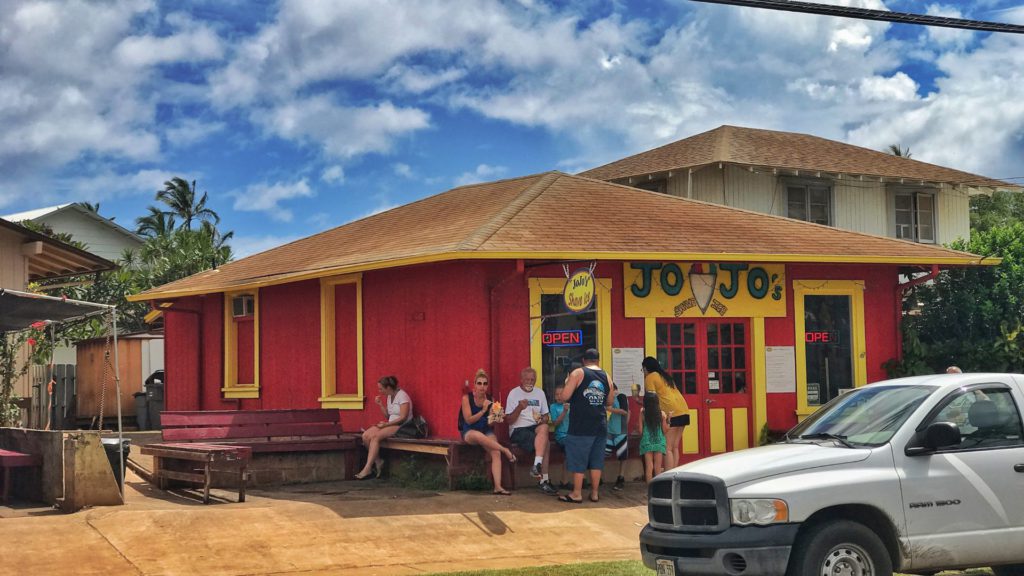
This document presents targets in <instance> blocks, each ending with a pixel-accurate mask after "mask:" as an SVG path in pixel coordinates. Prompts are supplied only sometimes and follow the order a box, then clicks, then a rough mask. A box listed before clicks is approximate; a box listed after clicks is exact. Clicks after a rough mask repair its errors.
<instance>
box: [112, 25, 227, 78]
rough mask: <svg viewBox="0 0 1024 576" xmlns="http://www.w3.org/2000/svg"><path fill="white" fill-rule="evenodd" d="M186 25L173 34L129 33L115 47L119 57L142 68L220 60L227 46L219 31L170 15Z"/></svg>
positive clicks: (115, 52)
mask: <svg viewBox="0 0 1024 576" xmlns="http://www.w3.org/2000/svg"><path fill="white" fill-rule="evenodd" d="M169 20H173V21H176V22H178V23H180V24H182V25H183V26H184V28H185V29H182V30H180V31H179V32H178V33H176V34H172V35H170V36H152V35H148V34H147V35H143V36H129V37H127V38H125V39H123V40H121V42H120V43H119V44H118V45H117V47H116V48H115V49H114V55H115V56H116V58H117V59H118V60H119V61H121V62H122V63H124V64H125V65H127V66H130V67H134V68H142V67H148V66H153V65H156V64H166V63H170V62H201V61H203V60H217V59H220V58H221V57H222V56H223V53H224V48H223V46H222V45H221V41H220V38H219V37H218V36H217V34H216V32H214V31H213V30H212V29H210V28H208V27H205V26H195V25H194V23H193V22H191V21H186V20H182V19H181V18H180V17H178V18H169Z"/></svg>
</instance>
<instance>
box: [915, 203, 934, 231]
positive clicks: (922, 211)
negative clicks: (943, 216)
mask: <svg viewBox="0 0 1024 576" xmlns="http://www.w3.org/2000/svg"><path fill="white" fill-rule="evenodd" d="M916 200H917V240H918V241H919V242H935V197H934V196H933V195H931V194H920V193H919V194H917V198H916Z"/></svg>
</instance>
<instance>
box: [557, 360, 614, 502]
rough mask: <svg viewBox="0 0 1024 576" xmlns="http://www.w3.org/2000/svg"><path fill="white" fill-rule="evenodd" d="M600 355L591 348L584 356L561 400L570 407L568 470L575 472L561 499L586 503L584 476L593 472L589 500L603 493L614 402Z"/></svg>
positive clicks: (592, 500)
mask: <svg viewBox="0 0 1024 576" xmlns="http://www.w3.org/2000/svg"><path fill="white" fill-rule="evenodd" d="M598 360H600V355H599V354H598V353H597V350H595V349H593V348H590V349H588V350H587V351H586V352H584V353H583V367H582V368H577V369H575V370H573V371H572V372H571V373H570V374H569V379H568V380H566V383H565V388H563V389H562V396H561V398H560V400H561V401H563V402H568V404H569V434H568V435H566V437H565V467H566V469H567V470H568V471H569V472H571V473H572V482H573V486H572V492H571V493H569V494H566V495H564V496H561V497H560V498H559V500H561V501H563V502H572V503H574V504H579V503H580V502H582V501H583V474H584V472H586V471H588V470H589V471H590V501H591V502H597V501H598V499H599V497H600V494H599V492H598V491H599V488H600V485H601V471H602V470H604V446H605V439H606V437H607V435H608V424H607V422H606V420H605V414H606V411H607V410H608V408H610V407H611V405H612V403H613V402H614V401H615V397H614V396H612V394H611V378H609V377H608V374H607V373H605V371H604V370H602V369H601V367H600V366H599V365H598Z"/></svg>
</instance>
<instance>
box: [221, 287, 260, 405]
mask: <svg viewBox="0 0 1024 576" xmlns="http://www.w3.org/2000/svg"><path fill="white" fill-rule="evenodd" d="M239 296H252V315H244V316H235V315H234V299H235V298H237V297H239ZM238 322H252V345H253V351H252V359H253V369H252V374H253V381H252V382H239V381H238V326H237V323H238ZM220 391H221V393H222V394H224V398H225V399H228V400H237V399H241V398H259V397H260V291H259V289H258V288H254V289H252V290H238V291H234V292H225V293H224V385H223V386H222V387H221V389H220Z"/></svg>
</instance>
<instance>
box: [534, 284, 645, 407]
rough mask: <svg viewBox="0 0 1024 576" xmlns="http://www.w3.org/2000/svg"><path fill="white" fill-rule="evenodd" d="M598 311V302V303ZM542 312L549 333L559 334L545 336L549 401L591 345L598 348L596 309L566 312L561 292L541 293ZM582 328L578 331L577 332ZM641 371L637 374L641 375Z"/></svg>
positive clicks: (543, 366)
mask: <svg viewBox="0 0 1024 576" xmlns="http://www.w3.org/2000/svg"><path fill="white" fill-rule="evenodd" d="M594 306H595V311H596V306H597V304H596V303H595V304H594ZM540 307H541V314H542V315H544V316H545V317H546V318H545V319H544V324H543V326H542V327H541V332H542V333H543V334H540V335H538V336H537V337H540V338H544V337H545V335H556V334H557V335H558V336H560V337H559V338H550V341H548V339H545V340H542V342H545V343H544V344H542V345H541V369H542V370H543V371H544V382H545V386H544V392H545V394H547V396H548V402H551V401H552V400H553V398H554V393H555V386H556V385H557V384H560V383H562V382H564V381H565V377H566V376H568V375H569V372H570V371H571V369H572V364H573V362H578V361H579V359H580V357H581V356H582V355H583V352H584V351H585V350H586V349H587V348H598V342H597V321H596V320H595V318H596V316H597V314H596V313H584V314H564V312H565V303H564V301H563V299H562V295H561V294H541V297H540ZM577 331H578V332H577ZM639 377H640V376H639V374H638V375H637V378H639Z"/></svg>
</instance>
